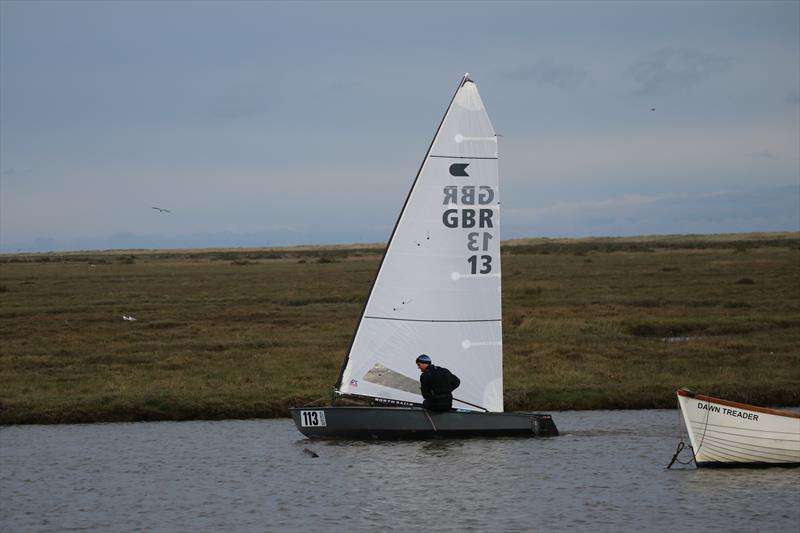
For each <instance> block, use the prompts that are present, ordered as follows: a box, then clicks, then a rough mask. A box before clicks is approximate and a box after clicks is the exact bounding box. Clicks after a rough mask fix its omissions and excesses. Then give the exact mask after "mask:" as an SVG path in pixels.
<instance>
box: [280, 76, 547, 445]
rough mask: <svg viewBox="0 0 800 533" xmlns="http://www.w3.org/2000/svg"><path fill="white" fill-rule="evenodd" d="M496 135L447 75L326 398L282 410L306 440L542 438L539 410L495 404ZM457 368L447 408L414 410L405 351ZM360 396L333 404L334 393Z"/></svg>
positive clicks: (464, 88) (413, 380)
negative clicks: (432, 125)
mask: <svg viewBox="0 0 800 533" xmlns="http://www.w3.org/2000/svg"><path fill="white" fill-rule="evenodd" d="M500 273H501V270H500V193H499V188H498V155H497V135H496V134H495V131H494V128H493V127H492V124H491V122H490V121H489V116H488V115H487V113H486V109H485V107H484V105H483V101H482V100H481V97H480V95H479V94H478V89H477V87H476V85H475V82H474V81H473V80H472V79H471V78H470V77H469V74H466V75H465V76H464V77H463V78H462V79H461V81H460V83H459V84H458V88H457V90H456V92H455V94H454V95H453V97H452V99H451V101H450V104H449V105H448V107H447V111H446V112H445V114H444V118H443V119H442V121H441V123H440V124H439V127H438V129H437V131H436V134H435V135H434V138H433V141H432V142H431V144H430V146H429V147H428V152H427V154H426V155H425V159H424V160H423V162H422V165H421V166H420V168H419V171H418V172H417V176H416V178H415V180H414V182H413V185H412V186H411V190H410V192H409V194H408V197H407V198H406V201H405V204H404V205H403V208H402V210H401V212H400V216H399V217H398V219H397V223H396V224H395V227H394V231H393V232H392V235H391V237H390V239H389V243H388V245H387V247H386V250H385V252H384V255H383V259H382V261H381V264H380V267H379V269H378V273H377V275H376V277H375V281H374V283H373V286H372V290H371V291H370V294H369V297H368V299H367V301H366V303H365V305H364V309H363V311H362V314H361V318H360V320H359V322H358V325H357V326H356V328H355V331H354V333H353V337H352V340H351V342H350V347H349V349H348V351H347V355H346V356H345V359H344V362H343V364H342V368H341V371H340V373H339V378H338V380H337V381H336V384H335V387H334V393H333V398H332V402H331V405H330V406H327V407H292V408H290V409H289V411H290V413H291V415H292V418H293V419H294V421H295V424H296V425H297V428H298V429H299V430H300V432H302V433H303V434H304V435H305V436H307V437H310V438H325V437H339V438H342V437H343V438H355V439H360V438H427V437H436V436H448V437H449V436H501V435H502V436H508V435H524V436H539V435H542V436H553V435H558V429H557V428H556V425H555V423H554V422H553V419H552V417H551V416H550V415H546V414H536V413H521V412H513V413H506V412H504V411H503V343H502V309H501V299H502V293H501V277H500ZM420 354H428V355H429V356H430V357H431V358H432V359H433V363H434V364H435V365H436V366H442V367H445V368H448V369H449V370H450V371H451V372H453V373H454V374H456V375H457V376H459V378H460V379H461V386H460V387H459V388H457V389H456V390H455V391H454V393H453V396H454V398H453V408H452V410H450V411H431V410H428V409H425V408H423V407H422V401H423V398H422V396H421V392H420V383H419V374H420V371H419V370H418V368H417V366H416V364H415V359H416V357H417V356H418V355H420ZM342 398H348V399H351V400H363V401H364V402H365V403H366V404H367V405H336V402H337V400H340V399H342Z"/></svg>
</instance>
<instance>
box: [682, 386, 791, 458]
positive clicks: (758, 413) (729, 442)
mask: <svg viewBox="0 0 800 533" xmlns="http://www.w3.org/2000/svg"><path fill="white" fill-rule="evenodd" d="M677 394H678V404H679V405H680V408H681V412H682V413H683V421H684V423H685V424H686V429H687V431H688V432H689V440H690V441H691V443H692V453H693V454H694V461H695V464H696V465H697V466H698V467H714V466H717V467H731V466H750V467H753V466H755V467H761V466H800V413H793V412H789V411H778V410H775V409H767V408H765V407H756V406H754V405H748V404H744V403H738V402H732V401H730V400H723V399H720V398H712V397H711V396H704V395H702V394H695V393H694V392H692V391H690V390H688V389H679V390H678V392H677Z"/></svg>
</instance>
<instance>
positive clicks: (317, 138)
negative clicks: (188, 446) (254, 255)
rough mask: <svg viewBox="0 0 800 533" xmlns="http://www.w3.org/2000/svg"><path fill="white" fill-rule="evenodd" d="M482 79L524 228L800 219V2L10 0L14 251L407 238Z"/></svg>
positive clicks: (9, 206)
mask: <svg viewBox="0 0 800 533" xmlns="http://www.w3.org/2000/svg"><path fill="white" fill-rule="evenodd" d="M465 72H469V73H470V74H471V75H472V77H473V79H474V80H475V81H476V83H477V85H478V89H479V91H480V92H481V96H482V97H483V100H484V103H485V104H486V107H487V110H488V112H489V115H490V117H491V119H492V122H493V124H494V126H495V129H496V130H497V132H498V133H499V134H501V135H502V136H503V137H502V138H501V139H500V144H499V152H500V177H501V195H502V198H503V212H502V217H503V218H502V220H503V226H502V237H503V238H504V239H509V238H518V237H562V236H576V237H577V236H590V235H595V236H616V235H643V234H674V233H727V232H749V231H785V230H792V231H798V230H800V2H797V1H786V2H768V1H759V2H721V1H720V2H664V3H659V2H599V1H598V2H594V1H593V2H585V3H584V2H560V3H549V2H455V1H453V2H441V3H435V2H398V3H391V2H388V3H387V2H380V3H378V2H374V3H371V2H321V3H315V2H302V3H288V2H286V3H284V2H281V3H277V2H275V3H273V2H191V1H179V2H166V1H164V2H157V1H153V2H122V1H107V2H102V1H90V2H73V1H68V0H65V1H57V2H45V1H38V2H16V1H9V0H0V251H3V252H14V251H17V250H33V251H45V250H79V249H108V248H130V247H135V248H163V247H171V248H173V247H200V246H202V247H206V246H274V245H286V244H315V243H353V242H383V241H386V239H388V237H389V234H390V232H391V228H392V226H393V225H394V222H395V220H396V218H397V215H398V213H399V211H400V208H401V207H402V204H403V202H404V200H405V196H406V194H407V191H408V188H409V187H410V185H411V183H412V181H413V179H414V176H415V174H416V172H417V169H418V168H419V164H420V162H421V161H422V158H423V157H424V155H425V151H426V150H427V148H428V145H429V144H430V141H431V138H432V136H433V134H434V132H435V129H436V127H437V126H438V124H439V121H440V120H441V116H442V114H443V113H444V111H445V108H446V106H447V104H448V102H449V100H450V97H451V96H452V94H453V92H454V90H455V88H456V86H457V84H458V82H459V81H460V79H461V76H462V75H463V74H464V73H465ZM653 108H655V110H654V111H653V110H652V109H653ZM153 206H159V207H163V208H167V209H169V210H171V213H161V212H158V211H156V210H154V209H151V208H152V207H153Z"/></svg>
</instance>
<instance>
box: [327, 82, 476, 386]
mask: <svg viewBox="0 0 800 533" xmlns="http://www.w3.org/2000/svg"><path fill="white" fill-rule="evenodd" d="M468 81H472V80H470V78H469V74H468V73H467V74H464V76H463V77H462V78H461V81H460V82H459V84H458V87H456V90H455V92H454V93H453V96H452V98H450V103H449V104H448V105H447V109H446V110H445V112H444V115H442V120H441V121H439V126H438V127H437V128H436V133H434V135H433V138H432V139H431V143H430V145H429V146H428V150H427V151H426V152H425V157H423V158H422V163H421V164H420V166H419V169H418V170H417V175H416V176H415V177H414V181H413V182H412V184H411V188H410V189H409V190H408V195H407V196H406V199H405V202H404V203H403V207H402V209H400V213H399V215H398V216H397V220H396V221H395V223H394V228H393V229H392V234H391V236H390V237H389V240H388V242H387V243H386V248H385V249H384V250H383V256H382V257H381V262H380V264H379V265H378V269H377V271H376V272H375V277H374V278H373V280H372V286H371V287H370V291H369V296H367V298H366V300H365V301H364V307H363V308H362V309H361V315H360V316H359V318H358V322H357V323H356V327H355V328H354V329H353V335H352V337H351V338H350V344H349V345H348V347H347V353H346V354H345V357H344V361H342V366H341V368H340V369H339V377H338V378H337V380H336V384H335V385H334V390H335V391H336V392H338V391H339V390H341V387H342V377H343V376H344V372H345V369H346V368H347V363H348V361H349V359H350V353H351V352H352V350H353V344H354V343H355V340H356V337H357V336H358V330H359V328H360V327H361V324H362V323H363V321H364V315H365V314H366V311H367V307H369V302H370V299H371V298H372V295H373V293H374V292H375V284H376V283H377V281H378V278H379V277H380V274H381V268H383V264H384V261H386V255H387V253H388V252H389V249H390V248H391V246H392V241H393V240H394V237H395V235H396V234H397V227H398V226H399V225H400V221H401V220H402V219H403V214H404V213H405V211H406V208H407V207H408V202H409V200H410V199H411V196H412V195H413V194H414V188H415V187H416V185H417V182H418V181H419V177H420V175H421V174H422V171H423V169H424V168H425V164H426V163H427V162H428V158H429V157H430V153H431V150H432V149H433V146H434V145H435V144H436V138H437V137H438V136H439V132H440V131H441V129H442V125H443V124H444V121H445V120H446V119H447V114H448V113H450V110H451V109H452V107H453V102H455V99H456V96H457V95H458V91H459V90H461V87H463V86H464V84H465V83H467V82H468Z"/></svg>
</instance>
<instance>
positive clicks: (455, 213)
mask: <svg viewBox="0 0 800 533" xmlns="http://www.w3.org/2000/svg"><path fill="white" fill-rule="evenodd" d="M492 213H493V212H492V210H491V209H477V210H475V209H461V213H459V210H458V209H447V210H446V211H445V212H444V213H442V223H444V225H445V226H446V227H448V228H476V227H477V228H492V227H494V226H493V225H492Z"/></svg>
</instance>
